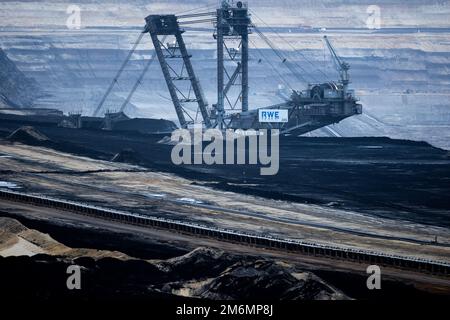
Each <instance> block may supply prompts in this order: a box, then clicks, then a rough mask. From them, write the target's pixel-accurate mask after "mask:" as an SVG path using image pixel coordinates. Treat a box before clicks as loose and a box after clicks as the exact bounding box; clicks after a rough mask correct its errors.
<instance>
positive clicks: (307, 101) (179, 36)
mask: <svg viewBox="0 0 450 320" xmlns="http://www.w3.org/2000/svg"><path fill="white" fill-rule="evenodd" d="M249 11H250V10H249V9H248V6H247V4H246V3H244V2H242V1H237V2H234V1H223V2H222V4H221V6H220V7H219V8H217V9H216V10H215V11H210V12H199V13H187V14H178V15H175V14H152V15H149V16H147V17H146V19H145V21H146V24H145V28H144V30H143V31H142V33H141V34H140V36H139V37H138V39H137V41H136V43H135V44H134V46H133V48H132V50H131V51H130V53H129V54H128V57H127V59H126V60H125V61H124V63H123V64H122V66H121V67H120V69H119V71H118V73H117V75H116V77H115V78H114V79H113V81H112V82H111V85H110V87H109V88H108V90H107V91H106V93H105V95H104V96H103V98H102V100H101V101H100V103H99V105H98V106H97V108H96V109H95V112H94V116H96V115H98V114H99V113H100V111H101V110H102V107H103V104H104V102H105V100H106V98H107V97H108V95H109V93H110V92H111V90H112V88H113V87H114V85H115V83H117V79H118V77H120V74H121V73H122V72H123V70H124V68H125V65H126V64H127V62H128V60H130V58H131V56H132V54H133V52H134V51H135V50H136V47H137V46H138V44H139V42H140V41H141V40H142V38H143V36H144V35H146V34H148V35H149V36H150V38H151V40H152V43H153V46H154V50H155V55H154V56H153V57H152V58H151V59H149V60H148V62H147V64H146V65H145V68H144V70H143V71H142V74H141V75H140V77H139V79H138V81H137V82H136V84H135V85H134V86H133V88H132V90H131V92H130V94H129V95H128V97H127V99H126V101H125V102H124V103H123V104H122V106H121V108H120V111H119V112H123V111H124V108H125V107H126V105H127V103H128V102H129V101H130V99H131V97H132V95H133V93H134V91H135V90H136V88H137V87H138V86H139V84H140V83H141V81H142V78H143V77H144V75H145V73H146V72H147V70H148V68H149V66H150V65H151V63H152V62H153V60H154V59H155V58H157V59H158V62H159V64H160V66H161V70H162V73H163V76H164V80H165V82H166V84H167V88H168V91H169V94H170V99H171V101H172V103H173V105H174V107H175V111H176V114H177V117H178V120H179V123H180V125H181V127H182V128H190V127H192V126H193V125H195V124H198V123H201V124H202V126H203V127H204V128H218V129H221V130H225V129H244V130H248V129H255V130H258V129H279V130H280V132H281V133H282V134H295V135H300V134H304V133H306V132H309V131H312V130H315V129H318V128H321V127H324V126H327V125H330V124H334V123H337V122H339V121H341V120H343V119H345V118H347V117H350V116H353V115H357V114H361V113H362V106H361V104H359V103H358V99H357V98H356V97H355V93H354V90H350V89H349V88H348V86H349V83H350V79H349V73H348V71H349V69H350V65H349V64H348V63H346V62H345V61H343V60H342V59H341V58H340V57H339V56H338V54H337V53H336V50H335V49H334V47H333V46H332V44H331V43H330V41H329V39H328V38H327V37H326V36H325V37H324V41H325V43H326V45H327V47H328V49H329V51H330V53H331V56H332V59H333V62H334V65H335V67H336V69H337V71H338V72H339V75H340V79H339V80H337V81H329V82H324V83H309V84H308V86H307V88H306V89H305V90H296V89H293V88H292V86H291V85H290V84H288V85H289V87H290V88H291V93H290V96H289V97H286V99H285V101H284V102H282V103H280V104H276V105H271V106H265V107H257V108H252V109H249V85H248V83H249V67H248V62H249V35H250V34H256V35H257V36H258V37H259V38H260V39H262V40H263V41H264V42H265V43H266V44H268V46H269V47H270V48H271V49H272V50H273V52H274V53H275V54H276V56H277V57H278V58H279V59H280V62H281V65H284V66H286V67H287V68H288V69H289V70H290V71H291V72H294V73H295V75H296V76H297V77H299V78H302V74H300V73H299V72H298V71H297V72H295V71H294V70H296V69H299V68H300V69H302V70H304V69H303V68H302V67H301V66H300V65H298V63H297V62H296V61H291V60H290V59H289V58H288V57H286V56H285V55H284V54H283V52H282V51H281V50H279V49H278V48H277V46H276V45H275V44H274V43H273V42H272V41H271V40H270V39H269V38H268V37H267V36H266V35H265V34H264V33H263V32H262V31H261V30H260V28H259V27H258V26H256V24H255V23H253V22H252V19H251V16H252V14H254V13H253V12H252V13H250V12H249ZM209 22H211V23H212V24H213V26H214V34H213V37H214V39H215V40H216V43H217V50H216V51H217V103H215V104H213V105H212V106H209V105H208V102H207V101H206V99H205V96H204V94H203V90H202V87H201V84H200V81H199V79H198V77H197V76H196V74H195V71H194V68H193V65H192V62H191V55H190V54H189V52H188V49H187V47H186V44H185V42H184V39H183V34H184V32H185V31H186V30H184V29H183V27H185V26H188V25H192V24H197V23H209ZM168 38H170V39H173V41H169V42H166V40H167V39H168ZM283 40H284V41H286V40H285V39H283ZM230 41H234V42H238V43H239V45H238V48H237V49H236V48H233V47H232V46H231V45H228V43H229V42H230ZM294 49H295V48H294ZM225 61H226V62H227V63H225ZM230 61H231V63H229V62H230ZM260 61H261V60H260ZM230 64H231V65H233V69H230ZM179 65H181V66H182V67H181V70H180V68H177V66H179ZM275 71H276V72H279V70H276V69H275ZM319 71H320V70H319ZM181 83H184V84H185V85H181ZM186 84H187V86H186ZM186 87H188V88H189V89H186ZM232 87H233V88H235V87H238V88H239V90H237V92H236V90H230V89H231V88H232ZM233 95H234V96H233ZM187 104H194V109H196V112H191V111H189V110H192V108H186V105H187ZM260 109H264V110H274V111H276V110H286V111H287V114H288V117H287V119H285V120H284V121H283V122H278V121H273V122H271V121H267V122H263V121H261V119H260V118H259V117H260V113H259V110H260ZM286 111H283V112H284V113H286Z"/></svg>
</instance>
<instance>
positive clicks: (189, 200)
mask: <svg viewBox="0 0 450 320" xmlns="http://www.w3.org/2000/svg"><path fill="white" fill-rule="evenodd" d="M177 200H178V201H181V202H186V203H192V204H202V203H203V202H202V201H199V200H195V199H192V198H179V199H177Z"/></svg>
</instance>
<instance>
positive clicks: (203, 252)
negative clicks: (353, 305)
mask: <svg viewBox="0 0 450 320" xmlns="http://www.w3.org/2000/svg"><path fill="white" fill-rule="evenodd" d="M163 265H164V266H165V270H166V271H169V272H171V273H173V274H174V275H175V276H176V277H181V278H187V279H185V280H184V281H178V282H173V283H168V284H166V285H165V286H164V287H163V288H162V291H163V292H166V293H175V294H181V295H183V296H186V297H196V298H206V299H213V300H236V299H238V300H239V299H275V300H338V299H339V300H342V299H348V297H347V296H345V295H344V294H343V293H341V292H339V291H337V290H336V289H334V288H332V287H330V286H329V285H328V284H326V283H325V282H324V281H322V280H321V279H320V278H318V277H317V276H315V275H314V274H312V273H310V272H304V271H301V270H297V269H296V268H295V267H294V266H292V265H289V264H286V263H281V262H276V261H273V260H267V259H258V258H255V257H245V258H243V257H239V256H233V255H229V254H227V253H224V252H222V251H217V250H212V249H206V248H199V249H196V250H194V251H193V252H191V253H189V254H187V255H185V256H182V257H179V258H174V259H171V260H168V261H167V262H165V263H163ZM187 276H188V277H187Z"/></svg>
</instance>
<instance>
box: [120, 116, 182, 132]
mask: <svg viewBox="0 0 450 320" xmlns="http://www.w3.org/2000/svg"><path fill="white" fill-rule="evenodd" d="M112 129H113V130H116V131H133V132H140V133H144V134H145V133H150V134H157V133H170V132H172V131H173V130H176V129H177V126H176V125H175V123H173V122H172V121H169V120H165V119H144V118H134V119H127V120H123V121H117V122H113V127H112Z"/></svg>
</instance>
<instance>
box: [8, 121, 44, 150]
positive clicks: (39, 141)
mask: <svg viewBox="0 0 450 320" xmlns="http://www.w3.org/2000/svg"><path fill="white" fill-rule="evenodd" d="M6 139H7V140H9V141H11V142H21V143H25V144H29V145H39V146H41V145H47V144H48V143H49V142H50V139H49V138H48V137H47V136H46V135H44V134H43V133H41V132H39V131H38V130H36V129H35V128H34V127H30V126H25V127H20V128H19V129H17V130H15V131H14V132H13V133H11V134H10V135H9V136H8V137H7V138H6Z"/></svg>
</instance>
